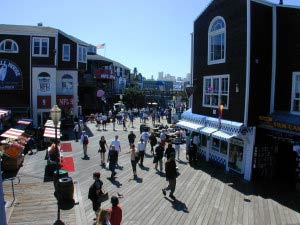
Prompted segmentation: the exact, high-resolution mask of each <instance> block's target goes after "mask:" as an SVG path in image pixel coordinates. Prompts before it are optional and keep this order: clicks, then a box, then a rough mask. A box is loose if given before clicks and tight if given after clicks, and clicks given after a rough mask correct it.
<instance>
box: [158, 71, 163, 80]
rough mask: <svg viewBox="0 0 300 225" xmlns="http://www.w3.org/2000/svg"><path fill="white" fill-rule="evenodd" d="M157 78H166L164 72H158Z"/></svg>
mask: <svg viewBox="0 0 300 225" xmlns="http://www.w3.org/2000/svg"><path fill="white" fill-rule="evenodd" d="M157 80H164V72H158V77H157Z"/></svg>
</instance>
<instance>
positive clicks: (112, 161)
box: [108, 145, 118, 180]
mask: <svg viewBox="0 0 300 225" xmlns="http://www.w3.org/2000/svg"><path fill="white" fill-rule="evenodd" d="M117 158H118V155H117V151H116V150H115V146H114V145H111V146H110V149H109V152H108V161H109V170H110V171H111V176H110V178H111V179H112V180H113V179H114V178H115V175H116V172H115V169H116V164H117Z"/></svg>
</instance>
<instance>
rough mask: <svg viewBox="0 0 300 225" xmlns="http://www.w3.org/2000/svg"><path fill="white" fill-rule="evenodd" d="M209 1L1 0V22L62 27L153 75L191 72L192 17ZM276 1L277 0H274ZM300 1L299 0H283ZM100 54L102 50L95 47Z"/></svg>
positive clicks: (117, 59) (63, 29) (287, 2)
mask: <svg viewBox="0 0 300 225" xmlns="http://www.w3.org/2000/svg"><path fill="white" fill-rule="evenodd" d="M209 2H210V0H187V1H184V0H151V1H148V0H85V1H71V0H51V1H40V0H26V1H19V0H9V1H2V2H1V9H2V10H1V14H0V23H3V24H19V25H36V24H37V23H38V22H42V23H43V25H44V26H50V27H54V28H58V29H61V30H62V31H64V32H66V33H68V34H71V35H73V36H75V37H77V38H80V39H81V40H83V41H85V42H88V43H91V44H94V45H97V44H101V43H106V50H105V56H106V57H108V58H111V59H113V60H116V61H118V62H120V63H122V64H124V65H126V66H127V67H129V68H131V69H133V68H134V67H137V69H138V71H139V72H141V73H142V74H143V76H146V77H148V78H150V77H151V75H154V78H155V79H156V78H157V74H158V72H159V71H163V72H164V73H169V74H171V75H174V76H181V77H184V76H185V75H186V74H187V73H189V72H190V58H191V39H190V33H191V32H192V31H193V30H192V29H193V22H194V20H195V19H196V17H197V16H198V15H199V14H200V13H201V12H202V10H203V9H204V8H205V7H206V6H207V4H208V3H209ZM272 2H276V3H277V2H279V0H272ZM284 3H285V4H292V5H300V0H284ZM98 54H101V55H103V54H104V50H98Z"/></svg>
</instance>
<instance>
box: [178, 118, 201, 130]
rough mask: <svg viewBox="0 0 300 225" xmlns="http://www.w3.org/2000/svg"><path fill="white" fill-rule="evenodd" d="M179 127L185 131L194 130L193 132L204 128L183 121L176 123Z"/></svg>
mask: <svg viewBox="0 0 300 225" xmlns="http://www.w3.org/2000/svg"><path fill="white" fill-rule="evenodd" d="M176 126H177V127H181V128H183V129H187V130H192V131H196V132H197V131H198V130H199V129H201V128H203V127H204V126H203V125H200V124H196V123H192V122H188V121H184V120H181V121H179V122H178V123H176Z"/></svg>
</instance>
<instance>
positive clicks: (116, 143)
mask: <svg viewBox="0 0 300 225" xmlns="http://www.w3.org/2000/svg"><path fill="white" fill-rule="evenodd" d="M112 146H114V149H115V151H116V153H117V160H116V165H117V166H118V167H119V165H118V159H119V153H120V152H121V142H120V141H119V136H118V135H116V136H115V140H113V141H112V142H111V144H110V147H112Z"/></svg>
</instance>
